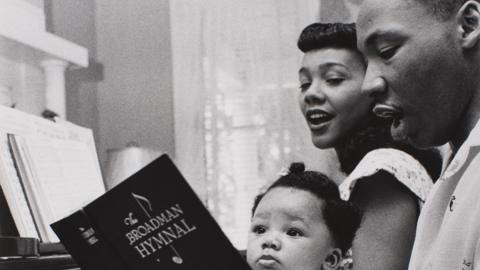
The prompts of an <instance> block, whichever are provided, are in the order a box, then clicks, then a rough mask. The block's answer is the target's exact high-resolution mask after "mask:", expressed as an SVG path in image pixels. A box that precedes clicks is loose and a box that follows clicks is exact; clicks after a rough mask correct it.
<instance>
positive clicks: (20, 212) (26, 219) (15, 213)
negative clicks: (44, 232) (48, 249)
mask: <svg viewBox="0 0 480 270" xmlns="http://www.w3.org/2000/svg"><path fill="white" fill-rule="evenodd" d="M0 151H1V152H0V172H1V173H0V185H1V186H2V189H3V193H4V195H5V198H6V199H7V202H8V203H9V205H10V204H13V206H10V212H11V214H12V217H13V219H14V221H15V224H16V225H17V229H18V231H19V234H20V236H24V237H36V238H40V235H39V233H38V231H37V228H36V226H35V221H34V219H33V215H32V213H31V209H30V207H29V204H28V201H27V198H26V196H25V193H24V190H23V187H22V184H21V182H20V178H19V177H18V174H17V171H16V169H15V165H14V162H13V160H12V157H11V154H10V150H9V147H8V140H7V134H4V133H0Z"/></svg>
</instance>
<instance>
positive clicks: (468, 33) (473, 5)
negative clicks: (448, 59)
mask: <svg viewBox="0 0 480 270" xmlns="http://www.w3.org/2000/svg"><path fill="white" fill-rule="evenodd" d="M456 18H457V23H458V26H459V27H458V30H459V32H460V39H461V45H462V47H463V48H466V49H470V48H473V47H474V46H475V45H476V44H477V42H478V40H479V39H480V3H479V2H477V1H475V0H469V1H467V2H465V3H464V4H463V5H462V7H461V8H460V9H459V10H458V12H457V15H456Z"/></svg>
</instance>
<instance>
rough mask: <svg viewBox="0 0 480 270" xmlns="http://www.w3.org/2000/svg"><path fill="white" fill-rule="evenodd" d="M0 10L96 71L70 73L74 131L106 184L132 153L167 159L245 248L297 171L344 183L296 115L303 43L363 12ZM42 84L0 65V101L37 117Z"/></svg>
mask: <svg viewBox="0 0 480 270" xmlns="http://www.w3.org/2000/svg"><path fill="white" fill-rule="evenodd" d="M2 1H3V3H2V4H3V5H5V3H7V2H10V4H12V3H13V2H12V1H20V2H24V3H25V4H27V5H28V6H30V7H31V8H32V10H33V9H34V10H35V11H41V13H42V14H43V15H44V18H45V28H46V31H48V32H50V33H52V34H54V35H56V36H58V37H61V38H63V39H66V40H69V41H71V42H73V43H75V44H78V45H80V46H82V47H84V48H86V49H87V50H88V58H89V60H88V67H84V68H82V67H76V68H75V67H70V68H67V70H66V71H65V90H66V119H67V120H69V121H71V122H74V123H76V124H79V125H82V126H85V127H88V128H91V129H92V130H93V131H94V135H95V140H96V147H97V152H98V155H99V162H100V164H101V166H102V169H103V171H104V174H106V171H107V170H109V169H108V166H109V165H108V164H109V162H110V161H111V159H112V157H110V154H109V153H112V152H116V151H117V150H119V149H123V148H125V147H127V145H128V146H129V147H131V146H132V145H134V146H135V147H141V148H143V149H146V151H147V152H149V153H152V152H155V153H161V152H165V153H168V154H169V155H170V156H171V157H172V158H174V159H175V161H176V163H177V165H178V166H179V167H180V170H181V171H182V173H183V174H184V176H185V177H186V178H187V180H188V181H189V182H190V183H191V185H192V186H193V188H194V189H195V191H196V192H197V193H198V194H199V196H200V197H201V199H202V200H203V201H204V202H205V204H206V205H207V206H208V208H209V209H210V211H211V212H212V214H213V215H214V217H215V218H216V219H217V221H218V222H219V223H220V225H221V227H222V228H223V230H224V231H225V232H226V234H227V235H228V236H229V237H230V239H231V240H232V241H233V242H234V244H235V246H236V247H237V248H240V249H242V248H245V244H246V237H247V230H248V227H249V221H250V209H251V206H252V203H253V197H254V196H255V195H256V194H257V193H258V192H259V191H260V190H261V189H262V187H264V186H265V185H266V184H268V183H269V182H271V181H273V180H275V179H276V178H277V177H278V173H279V172H280V171H281V169H282V168H285V167H288V165H289V163H290V162H292V161H304V162H305V163H306V164H307V168H309V169H315V170H320V171H323V172H324V173H326V174H328V175H330V176H331V177H332V178H334V179H336V180H337V181H339V180H340V179H341V178H342V175H341V174H340V173H338V164H337V161H336V157H335V156H334V154H333V153H332V152H331V151H321V150H318V149H315V148H314V147H313V146H312V144H311V140H310V135H309V132H308V130H307V127H306V125H305V123H304V120H303V118H302V116H301V114H300V111H299V109H298V104H297V94H298V79H297V70H298V65H299V63H300V59H301V52H300V51H299V50H298V49H297V47H296V41H297V38H298V35H299V34H300V32H301V30H302V29H303V28H304V27H305V26H307V25H308V24H310V23H313V22H316V21H323V22H333V21H344V22H351V21H353V20H354V18H355V16H356V11H357V7H358V5H359V3H360V2H361V0H241V1H239V0H170V1H168V0H140V1H138V0H99V1H94V0H83V1H80V0H2ZM16 3H18V2H16ZM0 49H1V48H0ZM44 72H45V70H44V69H42V67H39V66H38V65H35V64H31V63H28V62H24V61H22V62H18V61H17V60H15V59H13V58H12V57H11V55H6V54H5V53H3V54H2V55H1V56H0V92H2V93H0V94H2V95H3V94H4V92H5V93H7V95H10V97H11V99H12V100H13V101H12V102H13V103H15V106H16V107H17V108H18V109H21V110H24V111H27V112H30V113H33V114H41V112H42V111H43V110H44V108H45V102H46V101H45V97H44V95H43V91H44V88H45V84H46V82H45V79H44V74H43V73H44Z"/></svg>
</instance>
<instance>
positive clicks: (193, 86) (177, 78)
mask: <svg viewBox="0 0 480 270" xmlns="http://www.w3.org/2000/svg"><path fill="white" fill-rule="evenodd" d="M170 5H171V6H170V8H171V22H172V50H173V62H174V87H175V89H174V95H175V98H174V99H175V104H174V105H175V117H176V118H175V125H176V127H175V132H176V146H175V147H176V161H177V164H179V166H180V168H181V170H182V172H183V173H184V174H185V176H186V178H187V179H188V180H189V181H190V182H191V184H192V186H193V187H194V189H195V190H196V191H197V192H198V193H199V194H200V196H201V197H202V199H203V200H204V201H205V203H206V205H207V207H208V208H209V210H210V211H211V213H212V214H213V215H214V217H215V218H216V219H217V221H218V222H219V224H220V226H221V227H222V228H223V230H224V231H225V233H226V234H227V236H228V237H229V238H230V239H231V240H232V242H233V243H234V245H235V246H236V247H237V248H239V249H244V248H245V247H246V240H247V232H248V228H249V224H250V209H251V207H252V203H253V198H254V196H255V195H256V194H258V192H259V191H260V190H261V189H262V187H264V186H265V185H266V184H268V183H269V182H271V181H273V180H275V179H276V178H278V173H279V171H280V170H281V169H282V168H284V167H287V166H288V165H289V163H290V162H291V161H304V162H305V163H306V164H307V167H308V168H311V169H319V170H322V171H324V172H326V173H327V174H330V175H335V172H336V171H337V167H336V166H337V164H336V161H335V159H334V158H333V155H332V153H331V152H329V151H320V150H318V149H315V148H314V147H313V146H312V143H311V141H310V135H309V133H308V130H307V127H306V125H305V123H304V120H303V118H302V116H301V113H300V110H299V108H298V105H297V94H298V91H299V90H298V78H297V70H298V65H299V62H300V59H301V52H300V51H299V50H298V49H297V47H296V41H297V38H298V35H299V34H300V31H301V30H302V29H303V28H304V27H305V26H306V25H308V24H310V23H312V22H314V21H315V20H316V19H315V18H316V13H317V12H316V11H318V1H317V0H308V1H305V0H302V1H291V0H262V1H259V0H242V1H235V0H208V1H205V0H201V1H200V0H199V1H192V0H174V1H171V2H170ZM334 177H335V176H334Z"/></svg>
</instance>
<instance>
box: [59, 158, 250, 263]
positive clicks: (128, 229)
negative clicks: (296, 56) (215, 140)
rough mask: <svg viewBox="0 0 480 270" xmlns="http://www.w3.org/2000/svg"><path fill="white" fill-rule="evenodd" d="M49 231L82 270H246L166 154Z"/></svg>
mask: <svg viewBox="0 0 480 270" xmlns="http://www.w3.org/2000/svg"><path fill="white" fill-rule="evenodd" d="M51 226H52V228H53V230H54V231H55V232H56V233H57V235H58V237H59V239H60V240H61V241H62V243H63V244H64V246H65V247H66V248H67V250H68V251H69V252H70V253H71V255H72V256H73V258H74V259H75V260H76V261H77V263H78V264H79V265H80V267H82V269H86V270H92V269H125V270H127V269H129V270H133V269H139V270H149V269H165V270H169V269H172V270H173V269H185V270H187V269H188V270H190V269H199V270H207V269H208V270H224V269H229V270H248V269H250V268H249V266H248V265H247V263H246V261H245V260H244V258H243V257H242V256H241V255H240V253H239V252H238V251H237V249H236V248H235V247H234V246H233V245H232V243H231V242H230V241H229V239H228V238H227V237H226V236H225V234H224V233H223V231H222V230H221V228H220V227H219V225H218V224H217V222H216V221H215V220H214V218H213V217H212V216H211V214H210V213H209V211H208V210H207V209H206V207H205V206H204V205H203V203H202V201H201V200H200V199H199V198H198V196H197V195H196V194H195V192H194V191H193V190H192V188H191V187H190V186H189V184H188V183H187V181H186V180H185V179H184V178H183V176H182V175H181V173H180V172H179V171H178V169H177V168H176V166H175V165H174V164H173V162H172V161H171V160H170V158H169V157H168V156H167V155H165V154H164V155H162V156H161V157H159V158H158V159H156V160H155V161H153V162H152V163H150V164H149V165H147V166H146V167H144V168H143V169H141V170H140V171H138V172H137V173H135V174H134V175H132V176H130V177H129V178H127V179H126V180H125V181H123V182H121V183H120V184H119V185H117V186H115V187H114V188H113V189H111V190H109V191H108V192H106V193H105V194H103V195H102V196H100V197H99V198H97V199H95V200H94V201H93V202H91V203H89V204H88V205H86V206H85V207H83V208H82V209H80V210H78V211H76V212H74V213H73V214H71V215H70V216H67V217H66V218H63V219H61V220H59V221H57V222H55V223H54V224H52V225H51Z"/></svg>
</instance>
